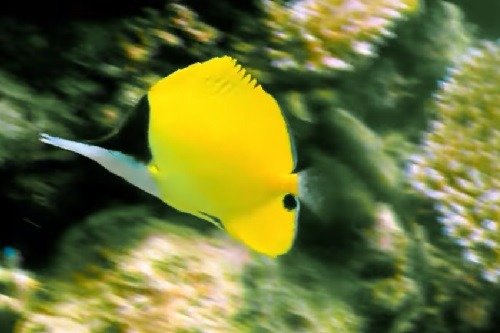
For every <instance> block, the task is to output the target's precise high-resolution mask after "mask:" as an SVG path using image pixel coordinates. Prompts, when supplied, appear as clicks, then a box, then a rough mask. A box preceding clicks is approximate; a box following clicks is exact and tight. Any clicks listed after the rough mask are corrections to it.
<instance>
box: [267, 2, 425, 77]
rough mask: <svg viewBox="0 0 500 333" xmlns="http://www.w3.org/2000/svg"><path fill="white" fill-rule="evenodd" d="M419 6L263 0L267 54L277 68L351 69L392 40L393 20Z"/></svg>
mask: <svg viewBox="0 0 500 333" xmlns="http://www.w3.org/2000/svg"><path fill="white" fill-rule="evenodd" d="M417 7H418V1H416V0H378V1H368V0H300V1H295V2H293V3H292V4H291V5H290V6H282V5H280V4H278V3H276V2H274V1H265V2H264V8H265V10H266V12H267V14H268V19H267V21H266V25H267V26H268V27H269V29H270V31H271V35H272V42H273V46H272V47H271V48H270V49H269V53H270V55H271V57H272V58H273V59H274V65H275V66H276V67H282V68H288V67H291V68H299V69H306V70H321V69H334V70H346V69H351V68H352V64H351V60H353V59H356V58H357V57H360V56H362V57H366V56H373V55H374V53H375V46H376V44H377V42H379V41H380V39H382V38H383V37H388V36H392V32H391V28H392V25H393V23H394V21H395V20H396V19H399V18H401V17H403V16H404V15H405V14H406V13H408V12H411V11H414V10H415V9H416V8H417ZM297 45H302V46H303V47H297Z"/></svg>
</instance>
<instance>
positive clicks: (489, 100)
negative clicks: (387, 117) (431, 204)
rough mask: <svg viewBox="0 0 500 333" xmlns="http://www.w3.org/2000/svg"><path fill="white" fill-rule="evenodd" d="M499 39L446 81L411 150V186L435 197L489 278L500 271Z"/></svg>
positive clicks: (449, 228) (448, 228)
mask: <svg viewBox="0 0 500 333" xmlns="http://www.w3.org/2000/svg"><path fill="white" fill-rule="evenodd" d="M498 68H500V45H499V44H498V43H496V44H495V43H492V42H485V43H483V44H482V45H481V46H480V47H479V48H475V49H472V50H471V51H470V52H469V53H468V55H467V56H466V57H465V58H464V59H463V60H462V63H461V64H460V65H459V66H457V67H456V68H454V69H453V70H451V73H450V77H449V78H448V79H446V80H445V81H443V82H442V83H441V90H440V91H439V93H438V94H437V96H436V102H435V104H434V108H435V110H436V113H437V119H436V120H435V121H433V123H432V127H431V130H430V131H429V133H428V134H427V135H426V136H425V139H424V143H423V153H422V154H420V155H417V156H414V157H413V162H412V163H411V164H410V167H409V176H410V178H411V183H412V185H413V187H414V188H415V189H416V190H417V191H419V192H421V193H423V194H424V195H426V196H428V197H429V198H431V199H433V200H434V201H435V202H436V209H437V210H438V211H439V213H440V214H441V217H440V219H439V220H440V222H441V223H442V225H443V230H444V232H445V233H446V234H447V235H448V236H450V237H452V238H453V239H455V240H456V242H457V243H458V244H459V245H460V246H462V248H463V255H464V258H465V259H466V260H467V261H468V262H471V263H474V264H477V265H479V266H480V267H481V269H482V273H483V276H484V277H485V278H486V279H487V280H489V281H492V282H496V281H498V279H499V277H500V233H499V231H498V230H499V225H498V223H499V221H500V191H499V188H500V178H499V175H500V158H499V155H498V147H500V131H499V129H498V125H499V124H500V109H499V107H498V106H499V105H500V93H499V91H498V87H499V86H500V73H499V71H498Z"/></svg>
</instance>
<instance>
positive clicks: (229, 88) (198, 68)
mask: <svg viewBox="0 0 500 333" xmlns="http://www.w3.org/2000/svg"><path fill="white" fill-rule="evenodd" d="M185 85H190V86H192V89H193V90H195V89H197V88H198V89H199V88H202V90H201V91H205V92H207V93H217V92H221V93H226V94H227V93H230V92H240V93H241V92H243V93H244V92H250V91H252V90H254V89H261V90H262V88H261V86H260V85H259V84H257V80H256V79H254V78H253V77H252V76H251V75H250V74H249V73H247V71H246V70H245V69H244V68H243V67H241V65H239V64H237V63H236V60H235V59H233V58H231V57H229V56H223V57H219V58H213V59H210V60H208V61H205V62H203V63H195V64H193V65H191V66H188V67H186V68H183V69H180V70H177V71H175V72H174V73H172V74H171V75H169V76H167V77H166V78H164V79H162V80H160V81H158V82H157V83H156V84H155V85H154V86H153V87H152V88H151V90H150V93H152V94H154V93H156V92H162V91H169V90H172V87H185ZM196 85H198V86H196ZM203 88H204V89H203Z"/></svg>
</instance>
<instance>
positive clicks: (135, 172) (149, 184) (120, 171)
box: [40, 133, 160, 197]
mask: <svg viewBox="0 0 500 333" xmlns="http://www.w3.org/2000/svg"><path fill="white" fill-rule="evenodd" d="M40 141H42V142H43V143H46V144H49V145H52V146H56V147H59V148H62V149H66V150H69V151H72V152H75V153H77V154H80V155H83V156H86V157H88V158H90V159H91V160H93V161H95V162H97V163H99V164H100V165H102V166H103V167H104V168H105V169H106V170H108V171H110V172H112V173H114V174H115V175H117V176H120V177H122V178H123V179H125V180H126V181H128V182H129V183H130V184H132V185H134V186H137V187H138V188H140V189H141V190H143V191H145V192H147V193H149V194H151V195H154V196H155V197H160V194H159V191H158V188H157V186H156V184H155V182H154V180H153V178H152V177H151V173H150V172H149V170H148V167H147V165H145V164H144V163H141V162H139V161H137V160H135V159H134V158H133V157H132V156H129V155H126V154H123V153H121V152H119V151H115V150H108V149H104V148H101V147H98V146H92V145H88V144H85V143H80V142H76V141H71V140H66V139H61V138H58V137H54V136H50V135H48V134H45V133H43V134H41V135H40Z"/></svg>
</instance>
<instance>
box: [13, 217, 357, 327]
mask: <svg viewBox="0 0 500 333" xmlns="http://www.w3.org/2000/svg"><path fill="white" fill-rule="evenodd" d="M119 212H120V210H110V211H108V212H107V216H108V220H106V221H105V216H106V211H104V212H101V213H100V214H97V215H98V216H96V217H95V218H94V219H90V220H88V221H86V222H85V223H84V224H85V225H86V226H83V227H82V226H80V227H78V228H76V229H75V230H74V231H73V232H72V235H69V236H68V237H67V239H65V240H64V242H65V243H66V245H65V246H64V247H63V248H62V250H63V253H61V256H60V258H59V260H58V262H57V267H56V270H57V271H59V273H58V274H51V277H50V278H46V279H45V280H44V281H43V285H42V287H41V288H40V290H41V291H40V292H39V293H37V294H35V295H34V296H33V297H32V298H31V302H30V305H29V306H25V307H24V311H23V315H22V317H20V318H18V319H17V324H16V328H17V330H16V332H18V333H28V332H30V333H31V332H39V331H42V332H47V331H49V332H69V331H71V332H110V331H111V332H115V331H118V332H124V331H127V332H128V331H134V332H135V331H137V332H144V333H148V332H151V333H153V332H181V331H182V332H191V331H193V332H194V331H203V332H255V331H258V332H294V331H296V330H297V328H301V329H303V330H304V331H308V332H332V331H339V332H358V331H359V330H360V329H361V327H362V324H363V323H362V320H361V318H360V317H358V316H357V314H356V313H355V312H354V311H353V309H352V308H351V307H350V306H349V305H348V303H347V301H346V299H348V297H349V295H351V291H350V289H351V287H350V286H351V285H350V280H351V279H353V278H355V277H354V276H352V275H350V274H349V272H347V271H345V269H342V268H340V269H339V272H340V271H341V272H342V274H339V273H337V274H336V275H333V274H331V272H330V271H329V267H327V266H326V265H325V264H321V263H319V262H318V261H316V260H314V259H312V258H310V257H307V256H304V255H300V254H295V255H293V256H290V257H288V259H286V260H284V261H277V260H271V259H269V258H264V257H262V256H260V255H256V254H255V255H252V254H250V253H249V252H248V249H246V248H244V247H242V246H241V245H239V244H238V243H237V242H234V241H232V240H229V239H228V238H226V237H225V236H221V234H216V235H211V236H208V235H203V234H201V233H199V232H196V231H194V230H193V229H192V228H188V227H181V226H176V225H173V224H172V222H169V221H161V220H156V219H153V218H143V219H141V220H138V221H136V222H135V223H134V222H133V221H128V222H130V223H124V222H125V221H124V220H123V218H124V216H125V215H126V214H120V213H119ZM113 214H114V217H113ZM116 214H118V215H116ZM110 219H111V220H113V219H116V221H115V223H112V222H111V223H106V222H109V220H110ZM134 219H135V218H134V217H131V218H130V220H134ZM104 225H106V226H107V229H106V230H102V231H101V230H99V229H100V227H101V226H104ZM113 229H119V230H120V231H121V232H122V233H124V234H125V235H126V238H127V239H129V238H131V237H132V238H135V241H134V242H123V243H122V245H121V246H120V245H119V244H117V243H115V241H114V239H115V238H116V236H112V235H107V236H106V235H104V234H108V233H113V234H115V235H116V233H117V231H116V230H115V231H114V232H112V230H113ZM92 230H94V232H95V235H89V237H76V236H75V234H76V233H78V232H80V233H87V232H89V231H92ZM100 233H102V234H103V235H102V236H96V235H98V234H100ZM69 243H73V245H72V246H74V247H76V246H78V247H79V248H80V253H84V252H87V251H89V250H90V251H96V249H99V251H100V253H101V256H102V257H105V258H106V261H103V260H100V261H98V260H96V259H95V256H93V255H91V256H90V257H91V258H90V260H89V259H87V258H84V257H83V256H82V261H83V262H86V263H87V264H86V265H75V264H74V263H71V262H72V261H74V260H75V259H74V258H73V257H71V256H70V257H69V258H68V259H69V261H70V263H69V267H64V266H65V263H64V256H65V255H68V254H71V253H70V252H68V249H70V248H71V245H70V244H69ZM75 251H76V250H75ZM346 276H348V277H349V278H346ZM332 282H334V283H332ZM271 318H272V320H270V319H271Z"/></svg>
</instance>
